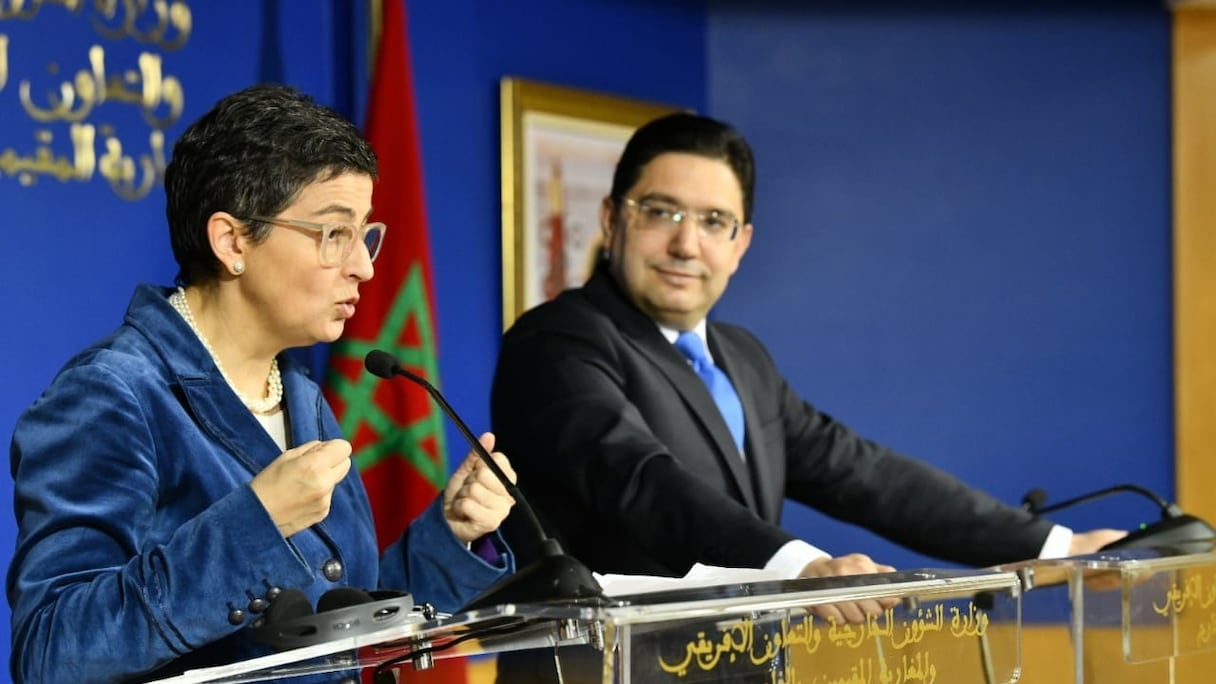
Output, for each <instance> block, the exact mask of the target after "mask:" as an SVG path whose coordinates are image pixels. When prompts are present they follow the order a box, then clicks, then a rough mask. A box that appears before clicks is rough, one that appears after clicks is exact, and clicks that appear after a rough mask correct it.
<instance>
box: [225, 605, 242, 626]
mask: <svg viewBox="0 0 1216 684" xmlns="http://www.w3.org/2000/svg"><path fill="white" fill-rule="evenodd" d="M228 622H229V623H231V624H234V625H240V624H244V622H245V611H243V610H241V609H240V608H233V609H232V610H230V611H228Z"/></svg>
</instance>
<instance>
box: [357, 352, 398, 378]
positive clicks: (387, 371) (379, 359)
mask: <svg viewBox="0 0 1216 684" xmlns="http://www.w3.org/2000/svg"><path fill="white" fill-rule="evenodd" d="M363 367H364V368H367V370H368V371H369V372H370V373H371V374H372V375H376V376H379V377H382V378H391V377H393V373H395V372H396V371H397V370H399V369H400V367H401V364H399V363H397V359H394V358H393V355H392V354H389V353H388V352H384V351H380V350H379V349H373V350H371V351H369V352H368V353H367V356H365V357H363Z"/></svg>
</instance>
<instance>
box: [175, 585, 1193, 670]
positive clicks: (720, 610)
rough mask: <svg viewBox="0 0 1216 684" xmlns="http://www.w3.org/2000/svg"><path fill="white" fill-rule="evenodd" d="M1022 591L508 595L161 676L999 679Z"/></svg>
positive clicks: (1015, 635)
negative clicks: (450, 666) (856, 615)
mask: <svg viewBox="0 0 1216 684" xmlns="http://www.w3.org/2000/svg"><path fill="white" fill-rule="evenodd" d="M1212 586H1213V587H1216V581H1214V582H1213V583H1212ZM1021 598H1022V590H1021V584H1020V578H1019V574H1018V573H1017V572H1014V571H1000V570H980V571H961V570H960V571H954V570H921V571H912V572H896V573H888V574H882V575H862V576H853V577H833V578H822V579H801V580H790V581H763V582H749V583H735V584H722V585H718V586H710V587H695V588H674V589H664V590H661V591H655V592H650V593H638V594H634V595H625V596H611V597H609V598H607V599H597V600H587V601H571V602H552V603H534V604H519V605H515V604H507V605H500V606H493V607H491V608H487V609H482V610H476V611H470V612H466V613H459V614H455V615H446V616H438V617H436V618H433V619H430V620H426V619H423V618H421V617H419V618H418V620H416V621H412V622H409V623H406V624H399V625H396V626H394V627H392V628H387V629H385V630H382V631H378V632H373V633H369V634H364V635H360V636H353V637H350V638H345V639H338V640H334V641H330V642H326V643H322V644H317V645H315V646H308V647H304V648H299V649H294V650H290V651H284V652H281V653H276V654H273V655H268V656H264V657H261V658H256V659H253V660H249V661H245V662H240V663H234V664H232V665H227V666H222V667H213V668H207V669H200V670H192V671H188V672H186V673H184V674H181V675H178V676H176V677H172V678H169V679H162V680H159V681H161V682H166V683H167V682H173V683H175V684H187V683H193V682H258V681H269V680H284V681H288V682H290V681H291V678H292V677H295V676H299V675H304V674H317V673H334V675H335V676H334V681H340V680H341V679H342V678H343V676H350V677H351V681H359V680H360V677H365V676H366V675H367V674H368V672H376V671H380V672H382V673H384V672H388V671H391V669H392V668H396V667H400V668H403V669H405V670H409V671H410V673H409V675H408V681H410V682H426V681H431V680H428V679H427V678H426V674H427V671H428V670H430V669H431V668H432V667H433V665H434V663H435V661H437V660H442V659H447V658H481V657H484V656H485V655H486V654H496V655H497V657H498V658H499V660H498V668H499V675H500V676H501V675H503V674H504V673H505V674H509V672H506V671H505V668H507V667H508V665H507V662H508V660H509V659H510V660H513V661H519V660H521V659H522V660H523V661H524V662H526V661H527V660H528V659H529V658H533V659H537V660H540V661H544V662H546V663H547V664H548V666H549V668H550V669H555V670H556V672H557V679H555V681H562V682H566V683H573V682H605V683H611V682H632V683H638V684H649V683H668V682H670V683H672V684H674V683H677V682H680V683H686V682H710V681H712V682H757V683H759V682H766V683H769V684H795V683H801V684H934V683H937V684H969V683H970V682H978V683H982V684H1000V683H1005V682H1015V681H1018V680H1019V677H1020V675H1021V663H1020V650H1021V649H1020V641H1019V639H1020V628H1021ZM857 602H870V603H869V604H868V605H869V607H870V608H871V609H872V610H871V611H870V613H871V614H870V615H869V616H868V617H866V618H865V619H864V620H857V621H854V622H848V621H846V620H841V621H839V622H837V621H836V620H834V619H832V618H831V617H828V616H830V615H833V614H835V613H836V610H835V609H837V608H840V607H843V606H846V605H848V604H854V605H856V604H857ZM875 608H876V609H875ZM1214 636H1216V635H1214ZM382 676H383V675H382ZM364 681H366V680H364ZM376 681H382V680H381V679H376ZM383 681H394V678H392V677H391V676H387V677H384V678H383ZM433 681H442V680H441V679H435V680H433Z"/></svg>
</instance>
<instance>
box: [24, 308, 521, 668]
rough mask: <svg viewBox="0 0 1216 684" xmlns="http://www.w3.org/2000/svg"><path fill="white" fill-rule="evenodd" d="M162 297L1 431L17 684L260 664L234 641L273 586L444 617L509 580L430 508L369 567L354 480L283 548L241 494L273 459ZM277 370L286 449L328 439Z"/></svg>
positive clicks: (371, 534) (315, 405) (293, 370)
mask: <svg viewBox="0 0 1216 684" xmlns="http://www.w3.org/2000/svg"><path fill="white" fill-rule="evenodd" d="M168 293H169V291H168V290H165V289H161V288H154V287H151V286H146V285H144V286H140V287H139V288H137V289H136V291H135V294H134V296H133V298H132V300H131V303H130V305H129V308H128V310H127V314H126V318H125V321H124V323H123V325H122V326H121V327H119V328H118V329H117V330H116V331H115V332H114V333H112V334H111V335H110V336H109V337H107V338H106V339H104V340H102V341H100V342H98V343H97V344H95V345H93V346H92V347H90V348H89V349H86V350H85V351H83V352H82V353H80V354H79V355H77V356H76V357H75V358H73V359H72V360H71V361H70V362H69V363H68V364H67V366H65V367H64V369H63V370H62V371H61V372H60V373H59V375H58V376H57V377H56V378H55V380H54V382H53V383H52V384H51V386H50V387H49V388H48V389H47V390H46V392H44V393H43V395H42V396H41V397H40V398H39V399H38V400H37V401H36V402H35V403H34V404H33V405H32V406H31V407H30V408H29V409H28V410H27V411H26V412H25V413H24V414H23V415H22V416H21V418H20V419H19V420H18V422H17V426H16V430H15V432H14V434H13V441H12V447H11V467H12V475H13V480H14V483H15V490H14V497H13V504H14V508H15V512H16V516H17V525H18V534H17V548H16V553H15V555H14V557H13V561H12V565H11V566H10V567H9V571H8V582H7V592H8V600H9V604H10V605H11V607H12V611H13V615H12V660H11V669H12V675H13V680H14V681H15V682H26V683H31V682H77V683H79V682H102V681H106V682H113V681H126V680H142V679H149V678H153V677H156V676H163V675H168V674H171V673H174V672H179V671H181V670H184V669H187V668H193V667H202V666H207V665H214V664H222V663H230V662H235V661H238V660H243V659H247V658H251V657H256V656H259V655H265V654H266V653H268V652H269V650H268V649H267V648H265V647H263V646H260V645H258V644H257V643H256V642H254V641H253V640H251V639H250V638H249V637H248V636H247V634H246V633H245V632H244V628H245V627H246V626H248V624H249V622H250V621H251V620H252V618H254V617H256V616H255V615H254V614H253V613H252V612H251V611H250V610H249V606H250V603H251V601H253V600H254V599H257V598H259V597H265V596H266V594H267V592H268V591H269V590H270V589H271V587H279V588H289V587H294V588H298V589H301V590H303V591H304V592H305V593H307V595H308V596H309V598H310V599H311V601H312V603H313V605H315V604H316V600H317V598H318V597H319V596H320V595H321V594H323V593H325V592H326V591H327V590H329V589H331V588H333V587H336V586H350V587H359V588H376V587H383V588H394V589H405V590H408V591H410V592H411V593H412V594H413V595H414V597H415V600H416V601H419V602H421V601H429V602H431V603H433V604H434V605H435V606H436V607H437V608H438V609H439V610H441V611H452V610H455V609H456V608H458V607H459V606H461V605H463V604H464V603H465V602H466V601H467V600H468V599H470V598H472V597H473V596H474V595H476V594H477V593H478V592H480V591H481V590H482V589H484V588H485V587H487V586H488V585H489V584H490V583H492V582H493V581H495V580H497V579H499V578H501V577H502V576H504V575H505V574H507V573H508V572H510V571H511V570H512V569H513V560H512V559H511V557H510V555H509V554H508V555H506V556H504V558H503V560H502V561H501V563H500V566H499V567H495V566H494V565H491V564H489V563H486V562H485V561H483V560H481V559H480V558H478V557H477V556H476V555H474V554H472V553H470V552H468V551H467V549H466V548H465V546H464V545H463V544H462V543H461V542H460V541H459V540H458V539H457V538H456V537H455V535H453V534H452V532H451V530H450V528H449V527H448V526H447V524H446V523H445V522H444V520H443V515H442V510H441V505H440V504H441V502H440V501H439V500H436V501H435V502H434V503H433V504H432V505H431V506H430V507H429V508H428V509H427V510H426V512H425V513H424V514H423V515H422V516H420V517H419V518H418V519H417V520H415V521H414V522H413V523H412V524H411V525H410V527H409V529H408V530H407V531H406V533H405V534H404V535H403V536H402V538H401V539H400V540H398V541H397V542H396V543H394V544H393V545H392V546H391V547H389V548H388V549H387V550H386V551H385V553H384V554H383V555H378V554H377V547H376V538H375V531H374V528H373V525H372V517H371V510H370V507H369V505H368V500H367V494H366V492H365V491H364V489H363V486H362V484H361V482H360V480H359V475H358V473H357V472H356V471H355V469H353V468H352V469H351V472H350V474H349V475H348V476H347V477H346V479H345V480H343V481H342V482H341V483H340V484H339V485H338V487H337V488H335V490H334V493H333V499H332V506H331V509H330V513H329V516H328V517H327V518H326V519H325V520H324V521H323V522H321V523H319V524H317V525H314V526H313V527H311V528H309V529H308V530H305V531H303V532H300V533H298V534H295V535H293V536H291V537H290V538H287V539H284V538H283V536H282V535H281V534H280V533H279V531H278V528H277V527H276V526H275V524H274V523H273V522H272V521H271V519H270V517H269V515H267V513H266V510H265V509H264V508H263V507H262V505H261V503H260V502H259V501H258V499H257V497H256V496H255V495H254V493H253V490H252V489H251V488H250V487H249V483H250V480H251V479H252V478H253V476H254V475H255V474H256V473H258V472H259V471H261V470H262V469H263V468H265V467H266V466H267V465H268V464H269V463H270V462H271V461H273V460H274V459H275V458H277V457H278V456H279V455H280V451H279V448H278V447H277V446H276V445H275V443H274V441H273V440H272V439H271V438H270V436H269V435H268V434H267V433H266V431H265V430H264V429H263V428H262V426H261V425H260V424H259V423H258V422H257V420H256V419H255V418H254V417H253V415H252V414H250V412H249V411H248V410H247V409H246V408H245V407H244V406H243V405H242V404H241V402H240V400H239V399H238V398H237V397H236V395H235V393H234V392H233V391H232V390H231V389H230V387H229V386H228V384H227V382H226V381H225V380H224V378H223V377H222V376H221V375H220V373H219V372H218V370H217V369H216V366H215V363H214V362H213V361H212V360H211V357H210V355H209V354H208V352H207V351H206V350H205V349H204V348H203V346H202V344H201V343H200V342H199V340H198V338H197V337H196V336H195V334H194V333H193V331H191V329H190V328H189V327H188V326H187V325H186V323H185V322H184V321H183V320H182V318H181V316H179V315H178V314H177V312H176V311H175V310H174V309H173V308H172V307H171V306H170V305H169V303H168V301H167V295H168ZM280 365H281V366H282V371H283V390H284V400H285V402H286V404H285V406H286V413H287V422H288V435H289V438H288V439H289V441H290V443H291V444H302V443H304V442H307V441H309V440H314V439H321V440H323V439H331V438H335V437H340V436H341V432H340V431H339V428H338V424H337V421H336V420H335V418H334V415H333V413H332V411H331V410H330V408H329V406H328V405H327V404H326V402H325V400H324V398H323V397H322V395H321V393H320V391H319V388H318V387H317V385H316V383H314V382H312V380H310V379H309V378H308V377H307V376H306V374H305V372H304V369H302V368H301V367H299V366H297V365H294V364H291V363H290V362H289V361H288V360H287V359H285V358H281V359H280ZM234 622H235V623H236V624H234ZM321 679H323V680H332V679H334V677H333V676H330V677H327V678H321ZM291 681H293V682H295V681H305V680H304V679H292V680H291Z"/></svg>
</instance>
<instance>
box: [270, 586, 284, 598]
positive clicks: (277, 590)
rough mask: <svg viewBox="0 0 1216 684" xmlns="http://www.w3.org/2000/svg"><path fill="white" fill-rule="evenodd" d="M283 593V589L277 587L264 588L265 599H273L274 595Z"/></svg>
mask: <svg viewBox="0 0 1216 684" xmlns="http://www.w3.org/2000/svg"><path fill="white" fill-rule="evenodd" d="M281 593H283V590H282V589H280V588H278V587H271V588H269V589H267V590H266V600H267V601H273V600H274V598H275V597H276V596H278V595H279V594H281Z"/></svg>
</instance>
